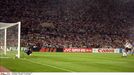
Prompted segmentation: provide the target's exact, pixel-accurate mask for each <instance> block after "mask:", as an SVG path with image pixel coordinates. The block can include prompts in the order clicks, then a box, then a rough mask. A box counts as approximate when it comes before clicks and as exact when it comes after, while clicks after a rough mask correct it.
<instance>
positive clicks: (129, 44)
mask: <svg viewBox="0 0 134 75" xmlns="http://www.w3.org/2000/svg"><path fill="white" fill-rule="evenodd" d="M124 47H125V50H124V51H123V56H125V57H126V56H127V55H128V52H129V51H130V52H132V47H133V46H132V44H131V43H130V42H129V41H128V40H126V43H125V45H124Z"/></svg>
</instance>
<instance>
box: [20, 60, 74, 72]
mask: <svg viewBox="0 0 134 75" xmlns="http://www.w3.org/2000/svg"><path fill="white" fill-rule="evenodd" d="M22 60H25V59H22ZM26 61H29V62H32V63H35V64H39V65H44V66H49V67H53V68H57V69H61V70H64V71H68V72H74V71H72V70H68V69H65V68H61V67H57V66H53V65H49V64H41V63H37V62H34V61H30V60H26Z"/></svg>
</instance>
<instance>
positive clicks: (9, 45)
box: [0, 22, 21, 58]
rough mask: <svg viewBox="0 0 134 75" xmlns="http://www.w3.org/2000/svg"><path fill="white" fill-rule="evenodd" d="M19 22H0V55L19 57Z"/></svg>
mask: <svg viewBox="0 0 134 75" xmlns="http://www.w3.org/2000/svg"><path fill="white" fill-rule="evenodd" d="M20 27H21V25H20V22H17V23H2V22H0V56H1V57H17V58H20V29H21V28H20Z"/></svg>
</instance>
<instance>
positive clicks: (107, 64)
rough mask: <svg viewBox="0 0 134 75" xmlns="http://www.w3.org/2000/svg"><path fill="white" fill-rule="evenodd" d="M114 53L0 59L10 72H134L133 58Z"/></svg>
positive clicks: (58, 54) (40, 55)
mask: <svg viewBox="0 0 134 75" xmlns="http://www.w3.org/2000/svg"><path fill="white" fill-rule="evenodd" d="M121 55H122V54H114V53H107V54H106V53H58V52H57V53H49V52H46V53H45V52H44V53H43V52H42V53H41V52H33V54H32V55H31V56H27V55H23V57H22V58H20V59H17V58H16V59H15V58H14V57H15V56H14V57H11V58H0V66H4V67H5V68H7V69H9V70H10V71H12V72H134V56H131V55H129V56H128V57H121Z"/></svg>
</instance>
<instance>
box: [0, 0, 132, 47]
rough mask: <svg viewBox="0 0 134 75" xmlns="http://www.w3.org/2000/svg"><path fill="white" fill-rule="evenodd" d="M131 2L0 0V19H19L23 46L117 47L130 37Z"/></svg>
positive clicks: (105, 0)
mask: <svg viewBox="0 0 134 75" xmlns="http://www.w3.org/2000/svg"><path fill="white" fill-rule="evenodd" d="M119 1H120V2H119ZM133 2H134V1H133V0H0V12H1V14H0V21H1V22H17V21H21V22H22V33H21V35H22V37H21V45H22V46H24V47H25V46H27V45H28V44H30V45H34V46H38V47H56V48H63V47H64V48H90V47H94V48H99V47H101V48H105V47H106V48H107V47H112V48H120V47H123V43H124V40H125V39H129V40H131V41H133V40H132V39H131V38H130V36H129V34H133V33H134V31H133V30H134V25H133V24H134V16H133V15H134V10H133V8H134V5H133ZM131 28H133V29H131Z"/></svg>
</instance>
